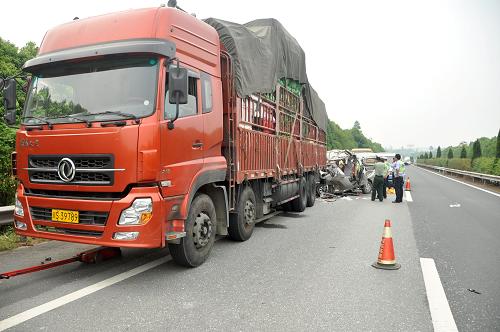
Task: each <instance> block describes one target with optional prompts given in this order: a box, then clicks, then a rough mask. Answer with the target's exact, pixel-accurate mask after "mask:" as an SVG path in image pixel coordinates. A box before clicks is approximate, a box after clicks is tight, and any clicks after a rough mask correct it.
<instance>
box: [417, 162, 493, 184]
mask: <svg viewBox="0 0 500 332" xmlns="http://www.w3.org/2000/svg"><path fill="white" fill-rule="evenodd" d="M415 165H416V166H419V167H424V168H429V169H432V170H435V171H438V172H439V173H442V174H443V175H444V174H446V173H448V174H450V175H462V176H467V177H470V178H472V182H474V181H475V180H480V181H482V182H483V183H485V182H486V181H488V182H492V183H495V184H497V185H498V184H500V176H498V175H492V174H484V173H476V172H469V171H462V170H460V169H454V168H446V167H440V166H432V165H425V164H415Z"/></svg>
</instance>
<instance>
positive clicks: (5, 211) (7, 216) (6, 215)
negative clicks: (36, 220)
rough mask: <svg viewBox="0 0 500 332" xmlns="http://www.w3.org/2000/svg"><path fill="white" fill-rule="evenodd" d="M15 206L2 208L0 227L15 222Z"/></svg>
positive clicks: (0, 209) (0, 211)
mask: <svg viewBox="0 0 500 332" xmlns="http://www.w3.org/2000/svg"><path fill="white" fill-rule="evenodd" d="M13 214H14V205H9V206H0V226H3V225H9V224H12V223H13V222H14V217H13Z"/></svg>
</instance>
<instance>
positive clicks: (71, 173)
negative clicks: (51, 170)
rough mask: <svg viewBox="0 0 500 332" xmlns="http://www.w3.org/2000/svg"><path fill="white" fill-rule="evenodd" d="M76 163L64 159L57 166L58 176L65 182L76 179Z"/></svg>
mask: <svg viewBox="0 0 500 332" xmlns="http://www.w3.org/2000/svg"><path fill="white" fill-rule="evenodd" d="M75 171H76V168H75V163H74V162H73V160H71V159H69V158H63V159H61V161H60V162H59V164H57V174H58V175H59V177H60V178H61V180H63V181H64V182H70V181H71V180H73V178H74V177H75Z"/></svg>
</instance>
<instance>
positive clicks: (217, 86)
mask: <svg viewBox="0 0 500 332" xmlns="http://www.w3.org/2000/svg"><path fill="white" fill-rule="evenodd" d="M200 83H201V108H202V114H203V131H204V140H203V141H204V146H203V147H204V151H203V153H204V154H203V155H204V158H205V165H208V166H210V164H211V163H213V162H216V161H218V159H219V158H220V157H221V144H222V87H221V82H220V79H215V78H214V77H212V76H210V75H209V74H207V73H204V72H201V73H200ZM219 162H220V161H219Z"/></svg>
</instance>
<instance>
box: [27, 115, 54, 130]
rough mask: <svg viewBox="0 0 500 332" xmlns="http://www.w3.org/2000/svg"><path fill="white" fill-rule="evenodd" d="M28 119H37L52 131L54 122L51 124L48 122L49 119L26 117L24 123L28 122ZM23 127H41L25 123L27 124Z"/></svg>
mask: <svg viewBox="0 0 500 332" xmlns="http://www.w3.org/2000/svg"><path fill="white" fill-rule="evenodd" d="M26 119H35V120H38V121H40V122H41V123H42V124H46V125H47V126H48V127H49V129H52V126H53V123H52V122H50V121H49V120H47V119H43V118H39V117H37V116H25V117H24V118H23V121H24V120H26ZM23 125H25V126H37V125H39V124H35V123H25V122H23Z"/></svg>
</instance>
